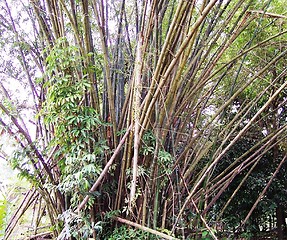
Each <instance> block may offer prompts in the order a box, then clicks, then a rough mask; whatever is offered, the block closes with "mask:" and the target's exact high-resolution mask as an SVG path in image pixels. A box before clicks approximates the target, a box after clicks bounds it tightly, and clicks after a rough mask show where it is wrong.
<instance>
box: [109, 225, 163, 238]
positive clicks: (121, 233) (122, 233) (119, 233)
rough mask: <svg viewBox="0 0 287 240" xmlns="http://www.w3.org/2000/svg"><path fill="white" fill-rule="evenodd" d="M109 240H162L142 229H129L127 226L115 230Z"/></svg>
mask: <svg viewBox="0 0 287 240" xmlns="http://www.w3.org/2000/svg"><path fill="white" fill-rule="evenodd" d="M107 239H108V240H120V239H123V240H128V239H131V240H134V239H148V240H155V239H160V238H159V237H157V236H155V235H152V234H150V233H147V232H144V231H142V230H140V229H134V228H128V227H126V226H121V227H118V228H115V229H114V231H113V233H112V234H111V235H110V236H109V237H108V238H107Z"/></svg>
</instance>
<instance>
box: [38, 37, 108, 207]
mask: <svg viewBox="0 0 287 240" xmlns="http://www.w3.org/2000/svg"><path fill="white" fill-rule="evenodd" d="M65 43H66V40H65V39H64V38H63V39H59V40H58V42H57V44H56V45H55V46H54V47H53V49H52V50H51V51H50V53H49V55H48V56H47V71H46V73H47V76H48V78H49V81H47V83H46V84H45V87H46V88H47V95H46V96H47V99H46V101H45V105H44V108H43V111H42V115H43V116H44V119H45V121H46V125H47V126H48V127H50V128H52V129H53V131H54V138H53V139H52V140H51V142H50V148H53V147H56V146H58V147H59V149H58V150H57V152H56V154H55V157H56V158H57V159H58V161H57V164H58V166H59V167H60V171H61V179H62V180H61V182H60V184H59V186H58V187H59V189H60V190H61V191H62V192H63V193H70V194H71V193H75V190H76V192H79V193H80V194H84V193H85V192H87V191H88V190H89V188H90V187H91V184H92V183H93V181H94V180H95V178H96V177H97V176H98V175H99V174H100V172H101V169H102V160H103V157H104V155H105V152H106V151H107V150H108V147H107V146H106V144H105V141H101V140H100V139H99V138H98V133H99V128H100V127H101V126H102V125H105V124H104V123H103V122H102V121H101V119H100V117H99V114H98V113H97V112H96V110H95V109H94V108H93V107H91V106H89V105H87V104H86V101H87V93H88V92H89V89H90V88H91V83H90V82H89V79H88V77H87V75H83V76H80V75H79V74H80V73H79V71H80V69H82V68H83V66H82V65H83V61H84V59H83V58H82V57H80V54H79V51H80V50H79V48H78V47H76V46H66V45H65ZM81 72H83V71H81ZM71 201H72V204H73V205H76V204H77V203H78V201H79V198H78V196H77V195H76V194H73V198H72V200H71Z"/></svg>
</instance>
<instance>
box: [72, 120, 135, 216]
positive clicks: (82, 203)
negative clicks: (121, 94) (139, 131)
mask: <svg viewBox="0 0 287 240" xmlns="http://www.w3.org/2000/svg"><path fill="white" fill-rule="evenodd" d="M131 128H132V125H130V127H129V128H128V129H127V132H126V133H125V135H124V136H123V138H122V139H121V141H120V142H119V144H118V146H117V148H116V149H115V151H114V154H113V155H112V157H111V158H110V160H109V161H108V162H107V164H106V166H105V168H104V169H103V171H102V172H101V174H100V176H99V177H98V179H97V181H96V182H95V183H94V185H93V186H92V187H91V189H90V190H89V192H94V191H95V190H96V189H97V187H98V186H99V185H100V183H101V181H102V180H103V178H104V177H105V175H106V174H107V173H108V171H109V169H110V167H111V165H112V164H113V162H114V160H115V159H116V157H117V155H118V154H119V152H120V150H121V147H122V145H123V144H124V142H125V140H126V138H127V137H128V135H129V132H130V130H131ZM89 199H90V196H89V195H87V196H86V197H85V198H84V199H83V201H82V202H81V203H80V204H79V205H78V207H77V209H76V212H78V213H79V212H80V211H81V210H82V209H83V208H84V206H85V205H86V204H87V202H88V201H89Z"/></svg>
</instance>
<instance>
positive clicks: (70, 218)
mask: <svg viewBox="0 0 287 240" xmlns="http://www.w3.org/2000/svg"><path fill="white" fill-rule="evenodd" d="M89 217H90V216H89V215H87V216H79V215H77V214H75V213H73V212H72V211H71V210H67V211H66V212H64V213H63V214H61V215H60V216H59V219H60V220H61V221H63V222H64V227H63V230H62V232H61V234H60V235H59V236H58V238H57V239H58V240H65V239H69V238H70V237H73V238H75V239H79V240H85V239H89V238H90V236H92V234H93V230H95V231H96V232H97V233H101V231H102V224H103V223H102V222H97V223H91V222H90V221H89Z"/></svg>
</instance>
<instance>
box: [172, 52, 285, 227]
mask: <svg viewBox="0 0 287 240" xmlns="http://www.w3.org/2000/svg"><path fill="white" fill-rule="evenodd" d="M286 52H287V50H285V51H284V52H282V53H281V54H280V55H279V56H278V57H277V58H274V59H273V61H271V62H276V61H277V60H278V59H280V58H281V57H283V56H284V55H285V54H286ZM274 60H275V61H274ZM268 65H269V64H268ZM268 65H267V66H268ZM264 69H267V68H266V67H265V68H264ZM260 72H261V71H260ZM258 75H260V74H258ZM286 86H287V82H285V83H284V84H282V85H281V86H280V88H278V89H277V91H276V92H275V93H274V94H273V95H272V96H271V97H270V98H269V99H268V101H267V102H266V103H265V104H264V105H263V106H262V107H261V108H260V109H259V110H258V111H257V113H256V114H255V115H254V116H253V117H252V119H250V121H249V122H248V123H247V124H246V125H245V127H244V128H243V129H242V130H241V131H240V132H239V133H238V135H237V136H236V137H235V138H234V139H233V140H232V141H231V142H230V143H229V144H228V145H227V146H226V148H225V149H223V150H222V151H221V153H220V154H219V155H218V156H217V157H216V158H215V159H214V161H213V162H212V163H211V164H210V165H209V167H208V168H207V169H206V171H205V172H204V173H203V174H202V176H201V177H200V179H198V181H197V182H196V183H195V184H194V186H193V189H192V191H191V192H190V194H189V195H188V197H187V198H186V200H185V202H184V204H183V206H182V208H181V209H180V211H179V214H178V216H177V220H176V222H175V224H174V226H173V231H174V228H175V226H176V223H177V222H178V220H179V219H180V217H181V215H182V213H183V211H184V209H185V207H186V206H187V204H188V203H189V201H190V200H191V198H192V196H193V194H194V192H195V191H196V189H197V188H198V187H199V185H200V184H201V183H202V182H203V180H204V179H205V177H206V176H207V174H208V173H209V172H210V171H211V169H212V168H213V167H214V166H215V165H216V164H217V163H218V162H219V160H220V159H221V158H222V156H223V155H224V154H225V153H226V152H227V151H228V150H229V149H230V148H231V147H232V146H233V145H234V144H235V142H236V141H237V140H238V139H239V138H240V137H241V136H242V135H243V134H244V133H245V132H246V131H247V130H248V129H249V127H250V126H251V124H253V122H254V121H255V120H256V119H257V118H258V116H259V115H260V114H261V113H262V112H263V111H264V110H265V109H266V108H267V107H268V106H269V105H270V103H271V102H272V101H273V100H274V99H275V97H277V96H278V94H279V93H281V92H282V91H283V89H284V88H285V87H286Z"/></svg>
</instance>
